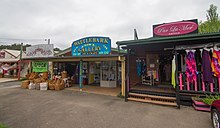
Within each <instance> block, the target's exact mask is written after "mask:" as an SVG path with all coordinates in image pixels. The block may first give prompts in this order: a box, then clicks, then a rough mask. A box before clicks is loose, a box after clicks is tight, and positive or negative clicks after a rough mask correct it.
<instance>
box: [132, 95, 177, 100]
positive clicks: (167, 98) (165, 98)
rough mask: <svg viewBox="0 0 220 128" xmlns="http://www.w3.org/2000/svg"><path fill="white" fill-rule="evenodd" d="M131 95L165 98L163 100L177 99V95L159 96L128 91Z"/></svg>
mask: <svg viewBox="0 0 220 128" xmlns="http://www.w3.org/2000/svg"><path fill="white" fill-rule="evenodd" d="M128 95H129V96H138V97H146V98H154V99H163V100H173V101H176V97H167V96H157V95H148V94H139V93H128Z"/></svg>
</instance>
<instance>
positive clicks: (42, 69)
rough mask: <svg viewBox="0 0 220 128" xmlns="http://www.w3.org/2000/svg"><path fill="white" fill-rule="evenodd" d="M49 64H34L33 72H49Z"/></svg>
mask: <svg viewBox="0 0 220 128" xmlns="http://www.w3.org/2000/svg"><path fill="white" fill-rule="evenodd" d="M47 67H48V62H42V61H39V62H32V68H33V72H47Z"/></svg>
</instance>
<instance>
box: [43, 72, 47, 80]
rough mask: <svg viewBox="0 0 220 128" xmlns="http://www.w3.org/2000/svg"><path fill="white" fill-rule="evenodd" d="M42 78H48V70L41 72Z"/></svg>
mask: <svg viewBox="0 0 220 128" xmlns="http://www.w3.org/2000/svg"><path fill="white" fill-rule="evenodd" d="M42 78H44V79H46V80H47V78H48V72H43V75H42Z"/></svg>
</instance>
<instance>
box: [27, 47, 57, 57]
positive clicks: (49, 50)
mask: <svg viewBox="0 0 220 128" xmlns="http://www.w3.org/2000/svg"><path fill="white" fill-rule="evenodd" d="M53 48H54V47H53V44H39V45H33V46H31V47H27V48H26V52H27V53H26V57H27V58H34V57H43V58H45V57H53V56H54V52H53Z"/></svg>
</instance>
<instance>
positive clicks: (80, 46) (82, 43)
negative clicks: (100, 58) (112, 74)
mask: <svg viewBox="0 0 220 128" xmlns="http://www.w3.org/2000/svg"><path fill="white" fill-rule="evenodd" d="M110 52H111V39H110V38H108V37H86V38H82V39H79V40H77V41H74V42H73V43H72V56H80V55H100V54H109V53H110Z"/></svg>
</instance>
